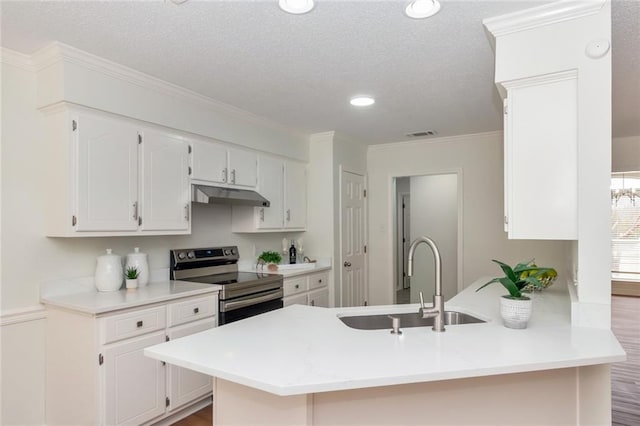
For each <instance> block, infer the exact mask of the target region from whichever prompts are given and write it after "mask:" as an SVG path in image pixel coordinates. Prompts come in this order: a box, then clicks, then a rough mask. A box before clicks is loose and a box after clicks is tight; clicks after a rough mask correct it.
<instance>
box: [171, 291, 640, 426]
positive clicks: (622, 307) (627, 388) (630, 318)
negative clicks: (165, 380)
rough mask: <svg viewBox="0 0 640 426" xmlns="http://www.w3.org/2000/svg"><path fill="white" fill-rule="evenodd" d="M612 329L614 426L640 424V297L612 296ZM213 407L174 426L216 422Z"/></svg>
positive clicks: (206, 424)
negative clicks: (619, 357) (615, 347)
mask: <svg viewBox="0 0 640 426" xmlns="http://www.w3.org/2000/svg"><path fill="white" fill-rule="evenodd" d="M611 304H612V305H611V311H612V320H611V328H612V329H613V332H614V334H615V335H616V337H617V338H618V340H619V341H620V343H621V344H622V347H623V348H624V350H625V351H626V352H627V361H625V362H621V363H616V364H613V365H612V366H611V382H612V383H611V388H612V425H613V426H638V425H640V297H624V296H613V297H612V299H611ZM212 417H213V412H212V410H211V406H208V407H205V408H203V409H202V410H200V411H198V412H196V413H194V414H192V415H190V416H189V417H186V418H184V419H182V420H180V421H179V422H177V423H174V425H173V426H208V425H211V424H213V419H212Z"/></svg>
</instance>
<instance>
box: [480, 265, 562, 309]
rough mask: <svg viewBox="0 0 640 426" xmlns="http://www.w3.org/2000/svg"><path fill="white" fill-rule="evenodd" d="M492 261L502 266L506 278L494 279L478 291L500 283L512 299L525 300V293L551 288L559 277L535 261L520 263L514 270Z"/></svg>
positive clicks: (553, 271)
mask: <svg viewBox="0 0 640 426" xmlns="http://www.w3.org/2000/svg"><path fill="white" fill-rule="evenodd" d="M492 261H493V262H495V263H497V264H498V265H499V266H500V268H501V269H502V272H504V276H503V277H496V278H493V279H492V280H491V281H489V282H488V283H486V284H484V285H483V286H482V287H480V288H478V290H476V291H479V290H482V289H483V288H485V287H486V286H488V285H489V284H492V283H496V282H499V283H500V284H502V286H503V287H504V288H506V289H507V291H508V292H509V296H508V297H509V298H510V299H525V298H526V296H523V294H522V292H523V291H529V290H542V289H544V288H546V287H548V286H550V285H551V284H552V283H553V281H554V280H555V278H556V277H557V276H558V273H557V272H556V270H555V269H553V268H546V267H545V268H543V267H539V266H537V265H536V264H535V262H534V260H530V261H529V262H523V263H518V264H517V265H516V266H515V267H513V268H512V267H511V266H509V265H507V264H506V263H503V262H500V261H498V260H495V259H493V260H492ZM505 297H507V296H505Z"/></svg>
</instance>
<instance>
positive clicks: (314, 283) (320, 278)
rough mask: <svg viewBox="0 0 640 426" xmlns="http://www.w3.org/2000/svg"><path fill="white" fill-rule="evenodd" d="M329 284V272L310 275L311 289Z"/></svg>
mask: <svg viewBox="0 0 640 426" xmlns="http://www.w3.org/2000/svg"><path fill="white" fill-rule="evenodd" d="M328 284H329V273H328V272H322V273H320V274H313V275H309V290H313V289H314V288H320V287H326V286H327V285H328Z"/></svg>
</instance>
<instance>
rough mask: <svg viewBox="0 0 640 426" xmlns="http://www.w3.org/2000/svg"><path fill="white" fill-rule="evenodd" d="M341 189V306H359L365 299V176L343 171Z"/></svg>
mask: <svg viewBox="0 0 640 426" xmlns="http://www.w3.org/2000/svg"><path fill="white" fill-rule="evenodd" d="M341 182H342V183H341V188H340V193H341V195H340V200H341V202H340V212H341V240H342V241H341V245H342V251H341V259H340V265H341V267H342V274H341V275H342V280H341V281H342V282H341V289H340V304H341V306H362V305H365V304H366V302H367V288H366V281H365V279H366V277H365V261H364V260H365V258H364V256H365V253H364V250H365V248H364V247H365V239H364V225H365V224H364V218H365V195H364V190H365V189H364V176H361V175H357V174H355V173H349V172H345V171H343V172H342V180H341Z"/></svg>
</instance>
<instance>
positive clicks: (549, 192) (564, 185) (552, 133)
mask: <svg viewBox="0 0 640 426" xmlns="http://www.w3.org/2000/svg"><path fill="white" fill-rule="evenodd" d="M506 87H507V111H506V118H507V125H506V126H505V128H506V130H507V132H506V133H505V138H506V141H505V145H506V150H505V154H506V155H505V168H506V171H507V174H506V185H505V191H506V192H507V194H506V196H507V212H506V218H505V220H506V224H507V229H508V231H509V238H520V239H554V240H564V239H567V240H571V239H577V225H578V207H577V205H578V204H577V203H578V201H577V200H578V184H577V182H578V169H577V164H578V163H577V158H578V146H577V120H578V115H577V78H576V75H575V74H572V73H561V74H558V75H550V76H544V78H531V79H525V80H521V81H518V82H515V83H510V84H509V85H507V86H506Z"/></svg>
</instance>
